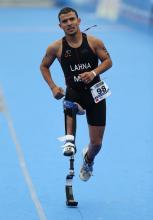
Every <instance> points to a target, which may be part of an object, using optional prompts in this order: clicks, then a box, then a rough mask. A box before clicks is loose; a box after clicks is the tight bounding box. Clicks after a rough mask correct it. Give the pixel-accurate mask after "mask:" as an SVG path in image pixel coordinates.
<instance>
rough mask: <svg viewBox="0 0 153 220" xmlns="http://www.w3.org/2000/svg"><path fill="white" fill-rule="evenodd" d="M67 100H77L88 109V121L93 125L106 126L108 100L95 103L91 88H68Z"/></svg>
mask: <svg viewBox="0 0 153 220" xmlns="http://www.w3.org/2000/svg"><path fill="white" fill-rule="evenodd" d="M65 100H68V101H72V102H77V103H78V104H80V105H81V106H82V107H83V109H85V110H86V117H87V122H88V124H89V125H93V126H105V124H106V101H105V99H104V100H102V101H100V102H99V103H95V102H94V100H93V97H92V95H91V92H90V89H84V90H75V89H72V88H67V89H66V95H65Z"/></svg>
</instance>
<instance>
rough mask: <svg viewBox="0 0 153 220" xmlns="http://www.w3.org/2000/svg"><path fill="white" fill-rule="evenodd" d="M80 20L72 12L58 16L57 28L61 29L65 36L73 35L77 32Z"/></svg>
mask: <svg viewBox="0 0 153 220" xmlns="http://www.w3.org/2000/svg"><path fill="white" fill-rule="evenodd" d="M79 24H80V19H79V18H77V16H76V14H75V13H74V12H69V13H67V14H61V15H60V24H59V26H60V27H61V28H62V29H63V31H64V32H65V34H66V35H75V34H76V33H77V31H78V30H79Z"/></svg>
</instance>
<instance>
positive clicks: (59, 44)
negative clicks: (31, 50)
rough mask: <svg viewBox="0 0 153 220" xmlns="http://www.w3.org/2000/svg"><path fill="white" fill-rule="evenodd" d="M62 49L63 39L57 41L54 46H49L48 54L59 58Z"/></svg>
mask: <svg viewBox="0 0 153 220" xmlns="http://www.w3.org/2000/svg"><path fill="white" fill-rule="evenodd" d="M61 47H62V40H61V39H60V40H57V41H54V42H53V43H52V44H50V45H49V46H48V48H47V51H46V53H47V54H52V55H54V56H57V55H58V52H59V50H60V49H61Z"/></svg>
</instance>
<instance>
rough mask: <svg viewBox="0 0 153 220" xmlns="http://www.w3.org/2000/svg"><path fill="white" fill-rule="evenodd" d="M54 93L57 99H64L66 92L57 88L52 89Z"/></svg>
mask: <svg viewBox="0 0 153 220" xmlns="http://www.w3.org/2000/svg"><path fill="white" fill-rule="evenodd" d="M52 93H53V96H54V98H55V99H61V98H63V97H64V95H65V94H64V90H63V89H62V88H61V87H58V86H55V87H54V88H53V89H52Z"/></svg>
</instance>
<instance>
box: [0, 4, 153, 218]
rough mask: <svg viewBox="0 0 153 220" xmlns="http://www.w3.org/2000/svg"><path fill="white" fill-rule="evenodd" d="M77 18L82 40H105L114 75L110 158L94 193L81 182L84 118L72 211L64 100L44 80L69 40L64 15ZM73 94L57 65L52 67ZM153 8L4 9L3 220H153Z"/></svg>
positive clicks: (0, 11)
mask: <svg viewBox="0 0 153 220" xmlns="http://www.w3.org/2000/svg"><path fill="white" fill-rule="evenodd" d="M65 6H70V7H74V8H75V9H76V10H78V14H79V17H80V18H81V24H80V28H81V30H82V31H84V30H85V29H87V28H88V27H91V26H93V25H96V26H95V27H93V28H91V29H89V30H88V31H87V34H91V35H94V36H96V37H98V38H100V39H101V40H103V42H104V44H105V46H106V48H107V50H108V51H109V53H110V55H111V58H112V61H113V67H112V68H111V69H110V70H108V71H107V72H105V73H104V74H102V75H101V78H103V79H104V80H105V81H106V82H107V84H108V85H109V87H110V89H111V91H112V95H111V96H110V97H109V98H108V99H107V126H106V131H105V136H104V141H103V148H102V151H101V152H100V154H99V155H98V156H97V158H96V161H95V165H94V176H93V177H92V178H91V180H90V181H89V182H87V183H84V182H83V183H82V182H81V181H80V179H79V177H78V174H79V168H80V165H81V163H82V156H81V152H82V148H83V147H84V146H87V144H88V141H89V138H88V127H87V124H86V118H85V117H84V116H80V117H78V120H77V121H78V125H77V137H76V142H77V154H76V156H75V173H76V175H75V178H74V188H73V190H74V195H75V198H76V200H77V201H78V202H79V206H78V208H77V209H68V208H66V206H65V192H64V186H65V177H66V174H67V173H68V166H69V164H68V159H67V158H64V157H63V155H62V149H61V148H60V145H61V143H59V142H58V141H57V137H59V136H62V135H64V117H63V109H62V100H60V101H57V100H55V99H54V98H53V97H52V93H51V91H50V90H49V88H48V86H47V84H46V83H45V82H44V80H43V78H42V75H41V73H40V69H39V66H40V63H41V60H42V58H43V56H44V54H45V51H46V48H47V47H48V45H49V44H50V43H52V42H53V41H55V40H57V39H60V38H62V37H63V31H62V30H61V29H60V28H59V26H58V24H59V21H58V17H57V16H58V12H59V10H60V9H61V8H62V7H65ZM51 71H52V76H53V79H54V80H55V82H56V83H57V84H58V85H59V86H62V87H63V88H65V84H64V79H63V73H62V70H61V68H60V65H59V63H58V61H55V62H54V64H53V65H52V67H51ZM152 82H153V0H56V1H55V0H52V1H51V0H0V220H38V219H40V220H51V219H53V220H54V219H55V220H123V219H124V220H129V219H130V220H152V219H153V209H152V204H153V165H152V164H153V147H152V146H153V134H152V131H153V117H152V113H153V95H152V94H153V85H152Z"/></svg>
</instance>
